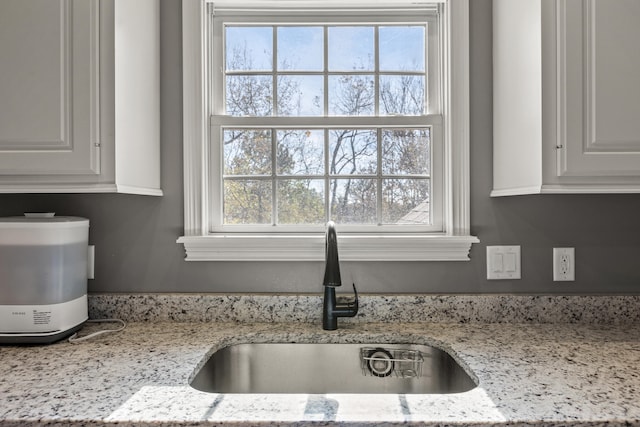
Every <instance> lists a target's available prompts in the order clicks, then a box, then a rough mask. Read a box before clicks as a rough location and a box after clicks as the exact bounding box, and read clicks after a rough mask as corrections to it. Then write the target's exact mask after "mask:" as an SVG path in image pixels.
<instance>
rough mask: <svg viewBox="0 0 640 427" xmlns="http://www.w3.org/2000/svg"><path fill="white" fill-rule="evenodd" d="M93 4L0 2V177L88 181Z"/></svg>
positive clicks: (93, 129) (92, 0)
mask: <svg viewBox="0 0 640 427" xmlns="http://www.w3.org/2000/svg"><path fill="white" fill-rule="evenodd" d="M97 6H98V4H97V0H47V1H41V0H1V1H0V58H1V65H0V69H1V70H2V71H1V74H2V78H1V79H0V175H27V174H28V175H59V174H70V175H76V174H84V175H87V174H89V175H95V174H98V173H99V172H100V167H99V156H98V153H99V151H98V150H99V141H98V135H99V129H98V122H99V120H98V118H99V116H98V114H99V104H98V101H99V100H98V75H99V74H98V73H99V71H98V60H97V58H98V54H99V50H98V47H99V40H98V7H97Z"/></svg>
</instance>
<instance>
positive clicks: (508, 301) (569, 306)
mask: <svg viewBox="0 0 640 427" xmlns="http://www.w3.org/2000/svg"><path fill="white" fill-rule="evenodd" d="M89 314H90V317H91V318H94V319H98V318H112V317H117V318H120V319H125V320H127V321H132V322H141V321H143V322H144V321H149V322H156V321H180V322H202V321H207V322H307V323H309V322H311V323H316V322H318V321H320V319H321V316H322V296H321V295H313V294H308V295H305V294H296V295H278V294H224V295H222V294H94V295H89ZM349 322H355V323H369V322H400V323H406V322H451V323H536V324H537V323H589V324H612V323H613V324H626V323H640V296H582V295H573V296H554V295H506V294H505V295H423V294H409V295H362V296H361V297H360V310H359V313H358V315H357V316H356V317H355V318H354V319H349Z"/></svg>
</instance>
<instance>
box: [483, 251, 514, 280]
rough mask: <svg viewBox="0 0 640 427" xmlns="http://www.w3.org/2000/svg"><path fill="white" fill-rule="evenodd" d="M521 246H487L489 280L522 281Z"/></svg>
mask: <svg viewBox="0 0 640 427" xmlns="http://www.w3.org/2000/svg"><path fill="white" fill-rule="evenodd" d="M520 276H521V274H520V246H487V280H510V279H520V278H521V277H520Z"/></svg>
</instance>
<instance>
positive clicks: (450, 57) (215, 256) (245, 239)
mask: <svg viewBox="0 0 640 427" xmlns="http://www.w3.org/2000/svg"><path fill="white" fill-rule="evenodd" d="M325 1H326V0H325ZM352 1H353V0H352ZM440 1H442V0H440ZM342 3H344V2H342ZM387 3H393V0H387ZM283 4H285V3H284V2H283ZM289 4H290V3H289ZM362 4H370V3H368V2H364V3H362ZM207 19H208V14H207V0H185V1H183V2H182V21H183V22H182V27H183V104H184V106H183V129H184V130H183V138H184V140H183V147H184V236H182V237H180V238H179V239H178V243H181V244H184V247H185V251H186V260H188V261H315V260H323V259H324V245H325V243H324V233H322V232H317V233H310V232H300V233H250V232H245V233H229V232H218V233H212V232H211V231H210V217H211V212H210V211H211V208H210V206H211V205H210V191H209V185H210V183H209V167H210V165H209V160H208V159H209V158H210V153H209V131H210V128H209V114H210V109H209V99H208V93H209V91H210V90H211V88H210V82H209V79H208V67H209V66H210V64H209V62H208V58H209V54H208V52H209V51H208V50H209V41H208V34H209V33H208V31H207V25H208V23H207ZM441 26H442V32H441V34H443V37H442V38H443V39H442V40H441V46H442V62H443V64H442V74H443V75H442V79H443V82H442V83H443V84H442V91H443V92H444V93H443V94H442V95H443V96H442V99H443V105H442V107H443V108H442V113H443V121H444V123H443V125H442V129H443V158H444V162H443V163H444V170H445V172H444V174H443V175H444V189H443V193H444V194H443V197H442V201H443V206H442V209H443V214H442V215H443V223H444V230H443V231H441V232H437V233H400V232H398V233H393V234H392V233H376V232H370V233H341V232H340V230H339V229H338V241H339V245H340V257H341V259H342V260H345V261H467V260H469V251H470V248H471V245H472V244H473V243H478V242H479V240H478V238H477V237H474V236H472V235H471V234H470V215H469V211H470V209H469V201H470V194H469V192H470V184H469V179H470V178H469V0H447V1H446V3H444V19H442V20H441Z"/></svg>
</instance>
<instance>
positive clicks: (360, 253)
mask: <svg viewBox="0 0 640 427" xmlns="http://www.w3.org/2000/svg"><path fill="white" fill-rule="evenodd" d="M478 242H479V240H478V238H477V237H475V236H446V235H429V236H425V235H422V236H421V235H386V236H382V235H373V234H370V235H342V236H338V244H339V252H340V259H341V260H343V261H468V260H469V250H470V249H471V245H472V244H473V243H478ZM178 243H182V244H184V247H185V251H186V260H187V261H323V260H324V245H325V242H324V235H317V234H286V235H285V234H280V235H269V236H265V235H256V234H243V235H235V234H220V235H210V236H183V237H180V238H179V239H178Z"/></svg>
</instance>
